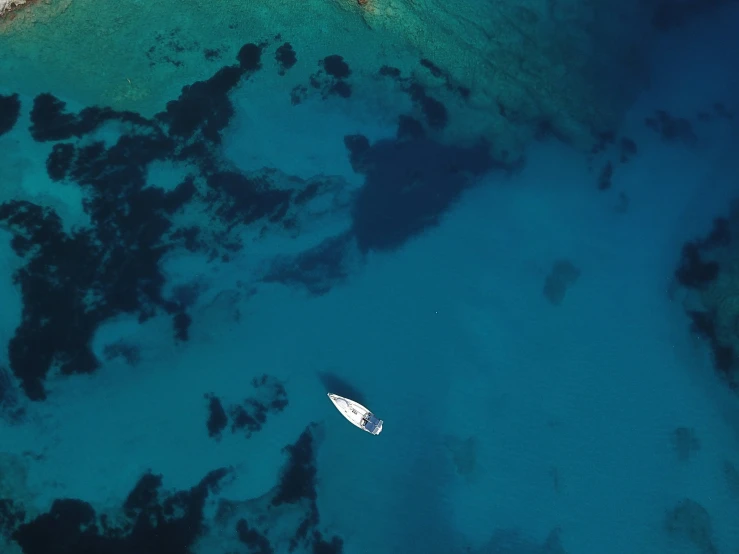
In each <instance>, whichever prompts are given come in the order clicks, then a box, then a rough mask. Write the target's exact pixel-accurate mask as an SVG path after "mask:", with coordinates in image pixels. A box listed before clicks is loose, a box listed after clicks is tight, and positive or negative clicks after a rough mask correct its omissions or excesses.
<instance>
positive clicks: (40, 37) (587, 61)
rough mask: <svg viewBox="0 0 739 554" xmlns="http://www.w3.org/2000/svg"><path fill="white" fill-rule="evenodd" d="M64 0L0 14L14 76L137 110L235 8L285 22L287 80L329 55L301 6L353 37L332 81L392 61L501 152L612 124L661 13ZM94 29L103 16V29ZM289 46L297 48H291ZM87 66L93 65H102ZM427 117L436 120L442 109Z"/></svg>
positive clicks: (577, 140) (586, 135) (233, 37)
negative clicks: (343, 71) (19, 68)
mask: <svg viewBox="0 0 739 554" xmlns="http://www.w3.org/2000/svg"><path fill="white" fill-rule="evenodd" d="M4 1H5V2H6V3H7V0H4ZM68 2H69V0H65V1H63V2H56V3H54V5H50V6H46V5H39V6H38V8H35V9H33V10H27V11H28V12H29V15H28V17H25V16H24V18H18V20H19V21H15V22H13V25H11V26H8V25H5V27H6V28H3V26H2V25H0V48H2V49H3V52H4V55H5V56H6V57H7V59H8V60H12V61H13V62H14V63H22V64H23V65H24V67H25V68H26V71H25V72H24V75H22V76H19V77H18V78H19V79H26V78H27V79H28V80H29V83H33V82H34V78H37V79H38V78H40V79H44V80H48V79H54V80H59V81H61V82H64V83H66V85H65V87H67V89H68V90H64V91H63V92H64V93H65V95H66V96H67V97H69V98H74V99H77V100H80V101H81V102H83V103H86V104H98V105H111V106H112V107H114V108H116V109H119V110H135V111H139V112H142V111H143V112H145V113H148V110H149V109H152V108H154V107H155V105H156V103H157V99H159V98H162V97H169V96H171V95H172V93H173V92H174V91H175V90H177V89H178V88H179V87H180V86H182V84H184V83H186V82H191V81H194V80H198V79H202V78H203V76H204V75H206V74H207V73H208V69H207V68H208V66H209V64H211V63H213V61H214V60H217V59H219V58H221V57H228V56H229V55H230V54H231V53H233V51H234V48H235V46H234V45H235V44H238V43H240V42H241V38H240V37H241V36H242V35H243V31H244V22H246V21H248V31H249V34H250V35H251V36H257V37H276V36H280V34H282V33H285V34H287V33H289V34H291V35H292V36H291V43H290V44H289V45H288V46H289V48H287V47H285V44H284V41H282V40H280V42H279V44H280V45H281V48H282V50H281V51H280V52H279V54H277V55H276V58H275V60H270V62H269V63H270V64H274V65H275V67H274V69H275V71H277V72H279V73H280V74H281V75H282V76H283V77H284V78H285V81H290V82H289V83H286V85H287V86H294V85H297V84H298V82H297V80H299V79H301V78H304V77H305V76H306V74H307V73H309V72H310V71H313V70H314V66H313V65H306V63H308V64H312V63H313V61H312V59H313V58H312V57H313V56H315V57H318V56H319V55H320V56H326V55H327V54H329V57H328V58H326V59H327V60H329V61H333V60H334V58H332V56H331V55H332V54H333V53H332V52H326V51H324V50H323V48H322V47H321V44H322V43H324V42H325V41H316V40H315V37H314V36H312V35H313V32H312V31H311V30H310V27H305V26H304V25H303V22H304V21H306V20H315V21H320V22H321V28H322V29H324V31H323V32H325V33H327V35H330V36H331V41H330V43H331V44H332V48H333V49H340V50H342V51H344V52H346V53H351V52H353V51H355V50H356V49H357V48H358V47H359V48H361V51H362V54H361V55H360V56H356V55H355V56H347V61H348V62H349V64H350V65H352V79H353V81H354V82H353V83H351V84H350V83H349V82H348V81H346V80H345V79H344V78H343V77H340V78H336V76H335V75H334V76H333V78H334V81H335V82H334V81H332V83H330V86H329V89H330V90H331V92H332V93H333V94H335V95H338V96H339V97H348V96H349V95H350V94H351V93H352V91H353V90H356V89H357V88H358V87H361V88H362V89H363V91H364V92H365V94H367V93H369V94H370V95H371V94H372V93H371V92H370V91H371V90H377V91H378V92H380V91H381V88H379V87H380V86H381V85H378V84H377V81H376V79H373V73H374V71H375V67H367V66H366V64H365V66H362V65H361V63H358V62H359V61H360V60H367V59H371V60H373V63H380V64H391V63H392V64H393V65H396V64H397V65H398V67H399V69H400V70H401V71H402V72H403V74H408V73H409V72H410V73H411V74H412V77H414V78H419V79H421V80H422V85H423V86H425V87H428V88H429V89H430V92H431V93H432V95H433V96H435V97H438V100H440V101H441V102H447V101H450V102H451V101H453V102H454V103H455V104H456V106H455V108H456V109H465V110H467V111H470V112H472V114H473V116H472V117H470V118H467V119H468V121H466V122H465V123H464V124H461V123H460V124H459V125H457V126H456V127H452V128H449V129H443V131H444V133H445V134H447V135H449V137H450V138H451V139H457V138H460V139H461V138H468V137H469V136H479V135H480V134H482V135H484V136H486V137H487V138H489V139H494V140H491V143H492V147H493V149H494V151H495V154H496V156H498V157H500V156H502V154H503V153H508V155H509V156H510V159H516V158H518V157H519V156H520V154H521V151H522V150H523V148H524V147H525V145H526V144H527V143H528V142H529V141H531V140H534V139H536V138H541V137H543V136H550V137H555V138H557V139H560V140H564V141H566V142H568V143H571V144H572V145H574V146H575V147H577V148H579V149H582V150H590V149H591V148H592V147H593V145H595V144H597V143H598V142H599V141H600V140H601V138H602V136H603V134H609V133H612V132H613V131H614V130H615V128H616V127H617V126H618V124H619V122H620V118H621V115H622V114H623V113H624V111H625V110H626V109H627V108H628V107H629V106H630V104H631V102H632V100H633V99H634V98H635V96H636V95H637V94H638V93H639V92H640V91H641V90H642V88H643V87H644V86H645V84H646V82H647V79H648V75H647V71H648V70H647V67H646V64H645V59H646V57H647V56H646V53H647V49H648V46H649V43H650V40H651V37H652V36H653V34H654V33H656V32H658V30H659V29H661V28H662V27H663V26H660V25H656V24H655V23H654V21H655V18H657V19H660V20H661V19H664V15H660V14H664V12H665V8H664V5H663V4H664V3H663V2H659V1H658V0H646V1H644V0H627V1H623V2H618V3H616V4H612V3H588V2H580V1H578V0H558V1H556V2H553V1H552V2H532V1H526V2H521V1H520V0H499V1H496V2H487V3H484V2H483V3H480V2H476V1H474V0H463V1H461V2H455V3H453V4H452V3H449V2H444V1H441V0H429V1H428V2H413V1H411V0H392V1H391V0H370V1H368V2H366V3H365V4H363V5H359V4H358V3H357V2H355V1H349V0H346V1H345V0H335V1H333V2H307V3H301V4H300V6H299V7H298V6H297V5H294V4H293V3H283V4H280V5H275V3H274V2H268V1H267V0H256V2H252V3H247V4H243V3H232V4H230V5H229V6H227V7H223V6H219V7H217V8H215V7H213V6H212V5H209V4H202V5H197V6H195V5H188V6H187V8H186V12H187V13H183V12H182V6H179V5H174V4H172V3H170V2H167V1H166V0H165V1H163V2H157V3H151V4H148V5H147V6H146V7H145V9H141V8H140V7H139V6H118V7H117V8H116V10H107V9H104V8H101V7H100V5H97V4H94V3H92V4H85V5H81V6H76V7H75V8H74V9H69V10H66V11H64V10H62V9H60V8H57V7H56V5H57V4H64V5H65V6H67V5H68ZM715 5H716V6H720V5H721V4H720V3H715ZM91 10H95V13H90V11H91ZM173 11H176V12H178V13H180V14H181V15H182V17H181V18H178V20H177V23H176V26H175V23H169V21H170V19H171V18H170V17H169V15H168V14H170V13H172V12H173ZM31 12H33V14H31ZM48 18H54V20H55V21H58V20H59V21H60V24H59V25H55V26H54V27H53V28H48V27H44V29H43V32H42V31H40V30H39V26H38V25H33V23H35V22H37V21H39V20H46V19H48ZM21 19H23V20H24V21H20V20H21ZM685 19H686V17H685V16H683V17H682V19H681V21H684V20H685ZM90 21H95V22H96V24H95V25H96V29H98V30H96V31H95V32H89V31H90V29H89V25H90ZM152 22H153V23H152ZM160 22H166V23H163V24H161V25H160ZM8 27H11V28H8ZM99 29H115V37H116V40H115V41H112V40H111V35H109V34H107V33H106V32H100V31H99ZM302 29H306V30H305V32H302ZM297 30H301V35H300V36H298V35H297V34H296V31H297ZM70 37H75V39H74V40H69V38H70ZM358 45H359V46H358ZM31 47H33V48H38V49H40V50H41V51H43V53H44V55H43V57H38V58H35V57H32V56H30V55H29V53H28V52H29V51H30V49H31ZM137 48H138V50H137ZM296 49H297V50H302V51H305V53H306V54H307V55H301V56H300V57H298V56H295V50H296ZM367 52H372V53H376V55H370V56H367V55H366V53H367ZM90 53H94V58H93V57H91V56H92V54H90ZM419 58H420V59H421V60H422V61H421V63H420V64H419V63H418V59H419ZM355 63H357V64H358V65H354V64H355ZM97 67H105V68H106V78H105V79H101V78H100V77H99V72H98V71H97V70H96V68H97ZM288 69H289V71H288ZM330 74H331V71H328V70H327V75H330ZM293 79H295V80H296V81H293ZM29 86H30V85H29ZM409 93H410V94H411V95H412V96H413V100H414V102H417V103H419V104H422V107H423V111H424V112H426V114H427V115H430V114H431V115H436V116H438V115H440V112H439V110H437V109H436V107H437V106H435V105H434V104H433V102H431V101H428V97H426V96H424V95H422V94H417V93H418V91H415V90H411V91H409ZM474 114H476V115H474ZM434 121H436V122H437V124H439V125H438V127H439V128H440V129H441V128H443V127H444V125H443V124H441V123H443V121H444V120H443V119H441V120H438V119H437V120H434Z"/></svg>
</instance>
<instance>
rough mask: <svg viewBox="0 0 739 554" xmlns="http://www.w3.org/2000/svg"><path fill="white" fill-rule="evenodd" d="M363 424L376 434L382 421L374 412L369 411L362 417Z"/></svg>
mask: <svg viewBox="0 0 739 554" xmlns="http://www.w3.org/2000/svg"><path fill="white" fill-rule="evenodd" d="M362 424H363V425H364V428H365V429H366V430H367V431H369V432H370V433H372V434H373V435H374V434H376V430H377V428H378V427H379V426H380V424H381V422H380V420H379V419H377V418H376V417H375V415H374V414H372V413H369V414H367V415H366V416H364V418H363V419H362Z"/></svg>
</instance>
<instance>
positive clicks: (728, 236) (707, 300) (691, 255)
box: [675, 201, 739, 389]
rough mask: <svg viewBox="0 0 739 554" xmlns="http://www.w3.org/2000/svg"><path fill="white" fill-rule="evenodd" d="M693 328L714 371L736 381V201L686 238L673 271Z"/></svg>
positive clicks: (738, 282) (738, 371)
mask: <svg viewBox="0 0 739 554" xmlns="http://www.w3.org/2000/svg"><path fill="white" fill-rule="evenodd" d="M675 277H676V279H677V281H678V283H679V284H680V285H681V286H682V287H683V289H684V292H685V295H684V298H683V305H684V307H685V310H686V313H687V314H688V316H689V317H690V319H691V322H692V329H693V331H694V332H695V333H697V334H698V335H699V336H700V337H702V338H704V339H705V340H707V341H708V343H709V344H710V346H711V350H712V352H713V361H714V364H715V366H716V369H717V371H718V372H719V373H720V375H721V376H722V377H723V378H724V379H726V381H727V383H728V384H729V386H730V387H731V388H734V389H736V388H737V387H738V386H739V201H737V202H734V203H733V204H732V206H731V208H730V211H729V214H728V217H720V218H717V219H716V220H715V221H714V224H713V229H712V230H711V231H710V233H708V235H706V236H705V237H704V238H700V239H696V240H693V241H690V242H687V243H686V244H685V245H684V246H683V250H682V258H681V260H680V264H679V266H678V268H677V270H676V271H675Z"/></svg>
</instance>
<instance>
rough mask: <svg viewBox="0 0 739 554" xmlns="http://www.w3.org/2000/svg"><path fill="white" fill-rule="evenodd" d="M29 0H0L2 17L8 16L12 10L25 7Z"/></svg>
mask: <svg viewBox="0 0 739 554" xmlns="http://www.w3.org/2000/svg"><path fill="white" fill-rule="evenodd" d="M27 3H29V0H0V17H5V16H7V15H8V14H9V13H10V12H12V11H14V10H17V9H18V8H21V7H23V6H24V5H25V4H27Z"/></svg>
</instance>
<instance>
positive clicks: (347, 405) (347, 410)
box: [328, 393, 382, 435]
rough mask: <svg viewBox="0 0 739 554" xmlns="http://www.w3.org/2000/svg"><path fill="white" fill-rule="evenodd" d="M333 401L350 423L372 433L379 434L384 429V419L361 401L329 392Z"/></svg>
mask: <svg viewBox="0 0 739 554" xmlns="http://www.w3.org/2000/svg"><path fill="white" fill-rule="evenodd" d="M328 397H329V398H330V399H331V402H333V403H334V406H336V409H337V410H339V411H340V412H341V415H343V416H344V417H345V418H346V419H348V420H349V423H351V424H352V425H354V426H356V427H359V428H360V429H363V430H365V431H367V432H368V433H370V434H372V435H379V434H380V432H381V431H382V420H381V419H377V418H376V417H375V414H373V413H372V412H370V411H369V410H368V409H367V408H365V407H364V406H362V405H361V404H360V403H359V402H354V400H349V399H348V398H344V397H343V396H339V395H338V394H332V393H328Z"/></svg>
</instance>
